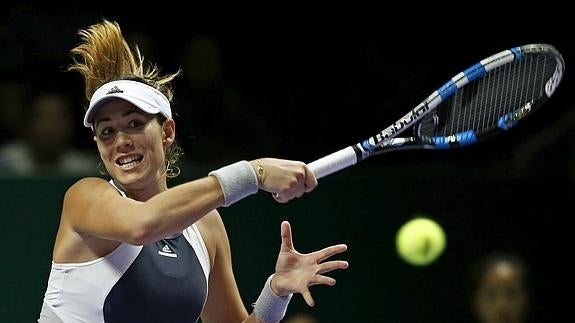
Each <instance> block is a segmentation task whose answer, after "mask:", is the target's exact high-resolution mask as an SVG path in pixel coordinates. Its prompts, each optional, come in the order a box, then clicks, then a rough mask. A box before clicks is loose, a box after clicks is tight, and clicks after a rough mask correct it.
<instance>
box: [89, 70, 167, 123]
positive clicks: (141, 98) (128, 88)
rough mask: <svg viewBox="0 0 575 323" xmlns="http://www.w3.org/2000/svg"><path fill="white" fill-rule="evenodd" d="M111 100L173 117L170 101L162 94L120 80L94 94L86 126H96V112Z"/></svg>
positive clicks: (138, 84) (144, 85)
mask: <svg viewBox="0 0 575 323" xmlns="http://www.w3.org/2000/svg"><path fill="white" fill-rule="evenodd" d="M110 98H120V99H122V100H126V101H128V102H130V103H132V104H133V105H135V106H137V107H138V108H140V110H142V111H144V112H146V113H149V114H158V113H161V114H162V115H164V116H165V117H166V118H171V117H172V109H171V108H170V101H168V99H167V98H166V96H165V95H164V94H162V92H160V91H158V90H157V89H155V88H153V87H151V86H149V85H146V84H144V83H142V82H137V81H131V80H119V81H112V82H108V83H106V84H104V85H102V86H100V87H99V88H98V89H97V90H96V92H94V94H93V95H92V98H91V99H90V106H89V107H88V110H87V111H86V114H85V115H84V126H86V127H88V128H89V127H92V126H93V125H94V115H95V114H96V110H97V109H98V108H99V107H100V106H101V105H102V103H104V102H105V101H106V100H108V99H110Z"/></svg>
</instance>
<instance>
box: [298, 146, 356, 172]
mask: <svg viewBox="0 0 575 323" xmlns="http://www.w3.org/2000/svg"><path fill="white" fill-rule="evenodd" d="M356 163H357V155H356V154H355V150H354V149H353V148H352V146H349V147H347V148H344V149H342V150H339V151H336V152H334V153H332V154H329V155H327V156H325V157H322V158H320V159H318V160H315V161H313V162H311V163H309V164H307V166H308V167H309V168H310V169H311V171H312V172H313V173H314V175H315V177H316V178H317V179H320V178H322V177H325V176H327V175H330V174H333V173H335V172H337V171H339V170H342V169H344V168H346V167H349V166H352V165H355V164H356Z"/></svg>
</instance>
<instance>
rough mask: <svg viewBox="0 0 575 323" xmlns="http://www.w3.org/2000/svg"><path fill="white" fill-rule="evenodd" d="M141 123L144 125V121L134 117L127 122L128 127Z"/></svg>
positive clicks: (136, 126) (139, 125)
mask: <svg viewBox="0 0 575 323" xmlns="http://www.w3.org/2000/svg"><path fill="white" fill-rule="evenodd" d="M142 125H144V122H142V121H140V120H138V119H134V120H131V121H130V122H128V128H138V127H141V126H142Z"/></svg>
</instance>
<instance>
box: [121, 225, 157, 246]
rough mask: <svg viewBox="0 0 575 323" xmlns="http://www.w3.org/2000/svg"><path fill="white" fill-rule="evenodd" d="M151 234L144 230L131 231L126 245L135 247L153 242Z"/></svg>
mask: <svg viewBox="0 0 575 323" xmlns="http://www.w3.org/2000/svg"><path fill="white" fill-rule="evenodd" d="M153 236H154V235H153V233H152V232H151V231H150V230H148V229H144V228H139V229H134V230H132V232H131V234H130V237H129V238H128V241H126V242H127V243H129V244H131V245H135V246H143V245H145V244H148V243H150V242H153V241H154V239H153Z"/></svg>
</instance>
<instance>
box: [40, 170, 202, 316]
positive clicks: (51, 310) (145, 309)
mask: <svg viewBox="0 0 575 323" xmlns="http://www.w3.org/2000/svg"><path fill="white" fill-rule="evenodd" d="M110 182H111V184H112V185H113V186H114V187H115V188H116V189H117V190H118V191H119V192H120V193H121V194H122V195H123V196H126V195H125V193H124V192H123V191H122V190H120V189H119V188H118V186H116V185H114V184H115V183H113V181H110ZM209 272H210V260H209V255H208V251H207V248H206V246H205V244H204V240H203V239H202V236H201V234H200V231H199V230H198V228H197V226H196V224H193V225H191V226H190V227H188V228H186V229H185V230H184V231H183V232H181V233H178V234H174V235H171V236H169V237H166V238H164V239H162V240H159V241H156V242H153V243H150V244H146V245H143V246H134V245H129V244H126V243H121V244H120V245H119V246H118V247H117V248H116V249H115V250H113V251H112V252H110V253H109V254H108V255H106V256H104V257H101V258H98V259H95V260H92V261H88V262H82V263H55V262H52V268H51V271H50V276H49V278H48V286H47V289H46V293H45V295H44V302H43V305H42V311H41V313H40V318H39V320H38V322H41V323H53V322H90V323H92V322H94V323H97V322H106V323H112V322H143V323H144V322H150V323H151V322H171V323H178V322H197V321H198V319H199V317H200V314H201V312H202V308H203V306H204V304H205V301H206V297H207V292H208V276H209Z"/></svg>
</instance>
